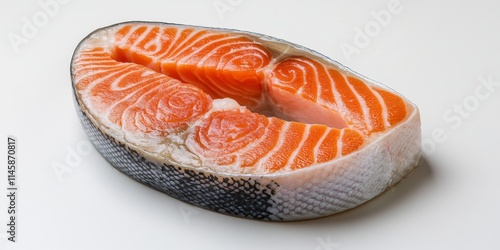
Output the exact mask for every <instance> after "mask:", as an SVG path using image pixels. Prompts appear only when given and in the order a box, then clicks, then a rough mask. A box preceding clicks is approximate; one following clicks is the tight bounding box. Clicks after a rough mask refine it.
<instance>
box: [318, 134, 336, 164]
mask: <svg viewBox="0 0 500 250" xmlns="http://www.w3.org/2000/svg"><path fill="white" fill-rule="evenodd" d="M331 130H332V129H331V128H327V129H325V132H323V135H322V136H321V138H319V140H318V142H316V146H314V162H317V161H318V154H319V147H321V144H323V141H324V140H325V139H326V136H327V135H328V134H329V133H330V131H331Z"/></svg>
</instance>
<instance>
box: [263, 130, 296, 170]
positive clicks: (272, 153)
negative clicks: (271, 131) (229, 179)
mask: <svg viewBox="0 0 500 250" xmlns="http://www.w3.org/2000/svg"><path fill="white" fill-rule="evenodd" d="M289 127H290V123H289V122H285V123H284V125H283V127H281V131H280V134H279V136H278V145H276V147H274V148H273V149H272V150H269V152H268V153H267V154H265V155H264V156H262V157H261V159H260V160H259V161H258V162H257V163H256V165H257V169H256V172H257V173H265V172H266V171H267V170H266V169H265V168H264V163H265V162H267V160H268V159H269V158H270V157H271V156H273V155H274V154H275V153H276V152H277V151H278V150H279V149H281V147H282V146H283V144H285V140H284V137H285V136H286V132H287V131H288V128H289ZM280 139H281V140H280Z"/></svg>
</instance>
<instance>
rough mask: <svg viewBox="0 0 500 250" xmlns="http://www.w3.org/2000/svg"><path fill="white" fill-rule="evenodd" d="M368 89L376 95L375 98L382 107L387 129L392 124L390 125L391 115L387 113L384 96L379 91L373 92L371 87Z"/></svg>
mask: <svg viewBox="0 0 500 250" xmlns="http://www.w3.org/2000/svg"><path fill="white" fill-rule="evenodd" d="M367 87H368V88H369V89H370V91H371V92H372V93H373V94H374V95H375V97H377V100H378V102H379V103H380V105H381V106H382V119H383V120H384V127H385V128H387V127H390V126H391V124H390V123H389V114H388V111H387V105H386V103H385V101H384V98H382V96H381V95H380V94H379V93H378V92H377V91H375V90H373V88H372V87H371V86H367Z"/></svg>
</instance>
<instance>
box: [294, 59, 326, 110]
mask: <svg viewBox="0 0 500 250" xmlns="http://www.w3.org/2000/svg"><path fill="white" fill-rule="evenodd" d="M299 60H300V61H301V62H303V63H306V64H308V65H310V67H311V68H312V69H313V70H314V77H315V79H316V82H315V83H310V84H314V85H316V100H319V98H320V95H321V90H322V84H321V83H319V73H318V70H317V69H316V67H315V66H314V64H313V63H311V62H310V61H308V60H303V59H299ZM327 73H328V72H327ZM304 78H305V79H307V77H306V74H304ZM304 82H305V84H304V85H306V84H307V81H306V80H304ZM318 83H319V84H318ZM300 93H302V91H301V92H300Z"/></svg>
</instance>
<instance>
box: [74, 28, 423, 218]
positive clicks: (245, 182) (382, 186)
mask: <svg viewBox="0 0 500 250" xmlns="http://www.w3.org/2000/svg"><path fill="white" fill-rule="evenodd" d="M127 23H129V24H135V23H140V24H161V23H149V22H127ZM123 24H125V23H121V24H116V25H123ZM116 25H112V26H109V27H114V26H116ZM162 25H163V24H162ZM169 25H171V24H169ZM173 25H178V24H173ZM179 26H182V25H179ZM109 27H105V28H102V29H100V30H105V29H107V28H109ZM182 27H185V26H182ZM191 27H193V26H191ZM194 27H196V26H194ZM197 28H203V27H197ZM210 29H214V30H220V31H227V29H216V28H210ZM98 31H99V30H97V31H95V32H93V33H91V34H90V35H89V36H88V37H90V36H91V35H92V34H94V33H96V32H98ZM231 31H234V30H231ZM234 32H240V33H244V34H250V35H252V36H258V37H260V38H261V39H267V40H270V41H272V42H276V43H286V44H288V45H289V46H292V47H295V48H297V49H300V50H303V51H307V52H308V53H311V55H313V56H314V57H320V58H321V59H322V60H325V61H328V62H330V63H332V64H334V65H336V66H338V67H339V69H341V70H344V71H345V72H348V73H349V74H352V75H354V76H356V77H358V78H360V79H362V80H364V81H366V82H369V83H370V84H373V85H376V86H378V87H380V88H382V89H387V90H390V89H389V88H387V87H386V86H384V85H382V84H379V83H377V82H375V81H373V80H370V79H368V78H366V77H364V76H362V75H360V74H358V73H355V72H353V71H351V70H350V69H348V68H346V67H345V66H342V65H341V64H339V63H337V62H335V61H333V60H331V59H329V58H327V57H325V56H323V55H321V54H319V53H317V52H314V51H311V50H309V49H306V48H304V47H302V46H299V45H296V44H292V43H289V42H286V41H283V40H280V39H275V38H272V37H269V36H264V35H260V34H256V33H251V32H242V31H234ZM88 37H87V38H88ZM87 38H85V39H84V40H82V43H81V44H83V42H84V41H85V40H86V39H87ZM81 44H80V45H81ZM80 45H79V46H78V47H77V50H75V55H76V53H77V51H78V48H79V47H80ZM75 55H74V57H75ZM74 57H73V58H74ZM71 71H72V73H71V75H72V79H73V76H74V75H73V63H72V67H71ZM73 90H74V98H75V106H76V109H77V113H78V114H79V118H80V120H81V122H82V124H83V127H84V130H85V131H86V133H87V134H88V136H89V138H90V140H91V141H92V143H93V144H94V145H95V146H96V148H97V149H98V151H99V152H100V153H101V154H102V155H103V157H104V158H105V159H106V160H108V161H109V162H110V163H111V165H113V166H114V167H115V168H116V169H118V170H119V171H121V172H123V173H124V174H126V175H128V176H130V177H131V178H133V179H135V180H137V181H138V182H140V183H143V184H145V185H148V186H150V187H152V188H154V189H156V190H159V191H161V192H164V193H166V194H168V195H170V196H172V197H174V198H177V199H179V200H182V201H185V202H187V203H190V204H192V205H195V206H199V207H202V208H206V209H209V210H212V211H215V212H219V213H224V214H229V215H234V216H238V217H245V218H253V219H262V220H283V221H290V220H292V221H293V220H303V219H312V218H317V217H323V216H327V215H331V214H335V213H338V212H342V211H345V210H347V209H351V208H353V207H356V206H358V205H360V204H362V203H365V202H366V201H368V200H370V199H372V198H374V197H375V196H377V195H379V194H381V193H382V192H384V191H385V190H387V189H388V188H390V187H391V186H393V185H394V184H395V183H397V182H398V181H399V180H401V179H402V178H403V177H404V176H406V175H407V174H408V173H409V172H410V171H411V170H412V169H413V168H414V167H415V166H416V165H417V163H418V161H419V159H420V156H421V150H420V137H421V135H420V133H421V132H420V116H419V113H418V109H417V108H416V107H415V106H414V105H413V104H411V103H410V102H409V101H407V100H405V101H407V102H408V105H410V106H412V107H413V109H412V112H411V113H410V114H408V116H407V119H406V120H404V121H403V122H401V123H399V124H397V125H395V126H394V127H393V128H391V129H390V131H386V133H385V134H383V135H381V136H379V137H377V138H376V139H375V140H374V141H370V142H368V144H367V145H366V146H364V147H362V148H361V149H360V150H358V151H355V152H353V153H350V154H348V155H346V156H343V157H340V158H337V159H335V161H334V163H333V167H332V162H326V163H323V164H317V165H314V166H311V167H308V168H303V169H297V170H294V171H289V172H285V173H274V174H273V173H270V174H257V175H248V174H242V173H224V172H219V171H213V170H211V169H204V168H201V169H197V168H193V167H190V166H181V165H178V166H173V165H169V164H166V163H165V162H161V161H159V160H158V158H157V157H156V156H154V155H148V153H147V152H145V151H144V150H143V149H141V148H138V147H137V146H135V145H129V144H127V143H126V141H124V140H123V138H120V136H117V134H112V133H109V131H106V128H99V127H98V126H96V124H99V123H98V122H97V121H96V119H94V118H93V117H92V115H91V114H90V113H89V111H88V110H87V108H86V107H85V105H83V104H82V103H81V100H79V96H78V94H77V90H76V89H75V86H74V84H73ZM390 91H391V92H393V93H396V92H395V91H393V90H390Z"/></svg>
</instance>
